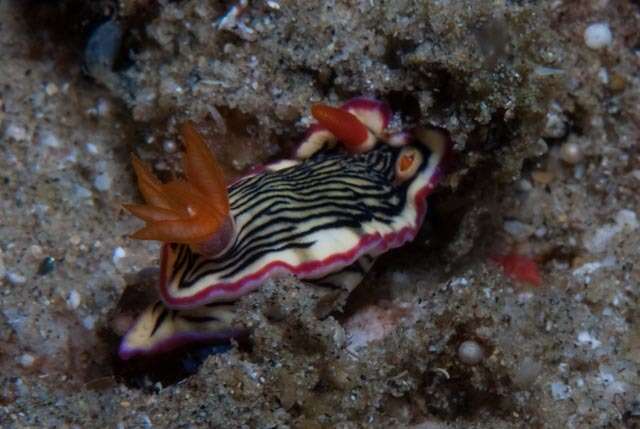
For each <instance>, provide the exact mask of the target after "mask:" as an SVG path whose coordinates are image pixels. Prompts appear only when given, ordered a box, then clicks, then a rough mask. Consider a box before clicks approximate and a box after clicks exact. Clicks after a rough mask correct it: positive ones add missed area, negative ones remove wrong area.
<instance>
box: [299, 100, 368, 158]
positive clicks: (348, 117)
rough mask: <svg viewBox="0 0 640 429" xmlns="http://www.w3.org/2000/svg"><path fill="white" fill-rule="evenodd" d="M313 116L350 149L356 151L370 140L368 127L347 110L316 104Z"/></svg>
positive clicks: (313, 108) (312, 109)
mask: <svg viewBox="0 0 640 429" xmlns="http://www.w3.org/2000/svg"><path fill="white" fill-rule="evenodd" d="M311 114H312V115H313V117H314V118H315V119H316V120H317V121H318V122H319V123H320V124H321V125H322V126H324V127H325V128H327V129H328V130H329V131H331V133H332V134H333V135H335V136H336V137H337V138H338V140H340V141H341V142H342V143H344V145H345V146H347V147H349V148H353V149H355V148H357V147H358V146H360V145H362V144H363V143H365V142H366V141H367V139H368V138H369V130H368V129H367V127H365V126H364V125H363V124H362V122H360V120H358V118H356V117H355V116H354V115H352V114H351V113H349V112H347V111H345V110H342V109H337V108H335V107H331V106H327V105H325V104H314V105H313V106H311Z"/></svg>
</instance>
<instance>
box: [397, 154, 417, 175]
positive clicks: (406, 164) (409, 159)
mask: <svg viewBox="0 0 640 429" xmlns="http://www.w3.org/2000/svg"><path fill="white" fill-rule="evenodd" d="M415 160H416V156H415V155H414V154H412V153H410V154H407V155H403V156H402V159H400V171H407V170H408V169H409V168H411V166H412V165H413V162H414V161H415Z"/></svg>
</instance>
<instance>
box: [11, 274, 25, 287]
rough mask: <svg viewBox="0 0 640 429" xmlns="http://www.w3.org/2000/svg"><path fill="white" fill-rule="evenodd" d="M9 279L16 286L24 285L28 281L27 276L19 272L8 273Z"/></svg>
mask: <svg viewBox="0 0 640 429" xmlns="http://www.w3.org/2000/svg"><path fill="white" fill-rule="evenodd" d="M7 280H8V281H9V283H11V284H12V285H14V286H17V285H22V284H25V283H26V282H27V278H26V277H25V276H23V275H22V274H19V273H12V272H9V273H7Z"/></svg>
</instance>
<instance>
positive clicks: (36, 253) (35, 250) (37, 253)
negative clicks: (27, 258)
mask: <svg viewBox="0 0 640 429" xmlns="http://www.w3.org/2000/svg"><path fill="white" fill-rule="evenodd" d="M29 253H31V256H33V257H34V258H40V257H41V256H42V247H40V246H39V245H37V244H33V245H31V246H30V247H29Z"/></svg>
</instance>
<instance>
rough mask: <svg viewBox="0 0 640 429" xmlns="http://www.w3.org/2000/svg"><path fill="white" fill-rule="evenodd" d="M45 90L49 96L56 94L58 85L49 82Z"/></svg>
mask: <svg viewBox="0 0 640 429" xmlns="http://www.w3.org/2000/svg"><path fill="white" fill-rule="evenodd" d="M44 90H45V92H46V93H47V95H48V96H52V95H56V94H57V93H58V86H57V85H56V84H55V83H53V82H49V83H48V84H47V86H45V88H44Z"/></svg>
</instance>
